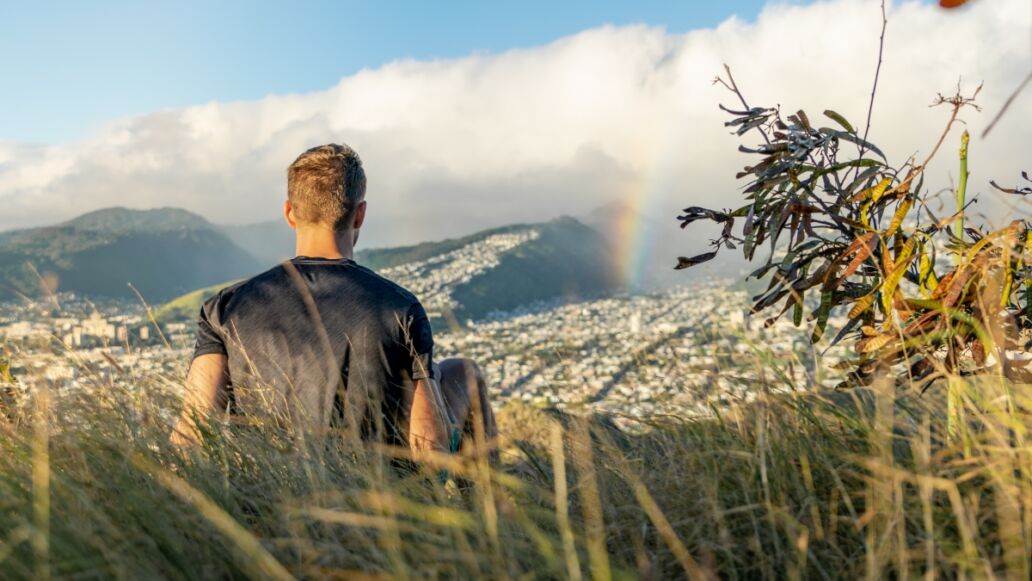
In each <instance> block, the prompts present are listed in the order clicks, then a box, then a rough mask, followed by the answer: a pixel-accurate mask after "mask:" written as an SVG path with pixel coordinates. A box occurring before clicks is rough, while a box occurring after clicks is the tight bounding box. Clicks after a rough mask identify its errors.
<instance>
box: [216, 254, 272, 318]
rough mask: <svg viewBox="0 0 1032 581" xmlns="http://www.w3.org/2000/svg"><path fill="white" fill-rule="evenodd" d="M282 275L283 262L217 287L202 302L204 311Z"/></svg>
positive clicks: (221, 304) (222, 304) (223, 303)
mask: <svg viewBox="0 0 1032 581" xmlns="http://www.w3.org/2000/svg"><path fill="white" fill-rule="evenodd" d="M282 276H283V263H280V264H277V265H276V266H273V267H272V268H270V269H268V270H266V271H265V272H262V273H260V274H256V275H254V276H252V277H251V278H247V279H244V280H241V281H237V282H235V283H232V284H229V285H227V286H225V287H222V288H221V289H219V290H218V291H217V292H216V293H215V294H213V295H212V296H210V297H208V298H207V299H206V300H205V301H204V303H203V307H202V308H203V309H204V310H205V311H209V312H210V311H211V310H213V309H217V308H218V307H219V306H224V305H225V304H226V302H228V301H229V300H230V299H232V298H233V297H235V296H237V295H238V294H241V293H244V294H246V293H247V292H248V291H249V290H250V289H253V288H255V287H260V286H262V285H264V284H266V283H268V282H269V281H273V280H276V279H279V278H282Z"/></svg>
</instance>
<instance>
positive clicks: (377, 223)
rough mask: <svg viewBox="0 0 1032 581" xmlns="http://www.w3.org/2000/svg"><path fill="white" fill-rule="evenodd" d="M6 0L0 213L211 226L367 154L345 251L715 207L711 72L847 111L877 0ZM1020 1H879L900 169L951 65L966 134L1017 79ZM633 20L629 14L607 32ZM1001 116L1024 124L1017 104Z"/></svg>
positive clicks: (945, 86)
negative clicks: (952, 4) (330, 160)
mask: <svg viewBox="0 0 1032 581" xmlns="http://www.w3.org/2000/svg"><path fill="white" fill-rule="evenodd" d="M7 1H8V0H0V71H2V74H0V204H2V207H3V212H0V229H5V228H24V227H29V226H35V225H41V224H52V223H55V222H59V221H61V220H65V219H68V218H71V217H73V216H75V215H78V214H81V213H83V212H88V211H91V210H95V209H98V208H103V207H110V206H128V207H134V208H153V207H160V206H176V207H181V208H185V209H188V210H190V211H193V212H196V213H198V214H201V215H203V216H205V217H207V218H208V219H210V220H212V221H214V222H218V223H226V224H240V223H246V222H257V221H262V220H268V219H272V218H275V217H276V215H277V213H278V212H279V208H280V207H281V204H282V199H283V195H284V168H285V167H286V166H287V165H288V164H289V163H290V161H291V160H293V159H294V158H295V157H296V156H297V154H298V153H299V152H301V151H304V150H305V149H307V148H309V147H311V146H312V145H315V144H319V143H326V142H329V141H333V142H346V143H349V144H351V145H353V146H354V147H355V148H356V149H357V150H358V151H359V152H360V153H361V155H362V158H363V160H364V162H365V164H366V168H367V171H368V172H369V175H370V184H371V185H370V197H371V198H370V199H371V202H370V204H371V207H373V208H374V210H372V211H371V213H370V221H369V226H370V227H369V228H368V232H367V233H365V234H363V241H364V243H365V244H371V245H376V246H386V245H395V244H406V243H412V242H418V241H421V240H428V239H436V238H444V237H449V236H457V235H461V234H463V233H468V232H472V231H475V230H478V229H482V228H487V227H492V226H499V225H502V224H505V223H511V222H520V221H522V222H532V221H539V220H545V219H550V218H553V217H555V216H557V215H560V214H564V213H565V214H569V215H575V216H579V215H584V214H586V213H589V212H591V211H593V210H594V209H596V208H598V207H600V206H603V205H605V204H608V203H611V202H614V201H619V202H621V203H631V204H633V205H634V206H635V207H636V208H638V209H639V210H640V213H641V214H643V215H648V216H660V217H662V216H667V217H669V216H674V215H676V213H677V210H679V209H680V208H683V207H685V206H686V205H689V204H690V205H703V206H709V205H715V206H719V207H728V206H729V205H733V204H734V203H736V202H735V201H736V200H737V199H738V197H739V194H738V188H739V187H740V184H739V183H738V182H736V181H735V179H734V175H735V173H736V172H737V171H739V170H740V169H741V167H742V164H744V163H746V161H747V160H746V159H744V158H743V156H742V154H741V153H739V152H738V150H737V147H738V145H739V143H738V140H737V139H735V138H734V136H733V135H730V134H729V133H728V131H727V128H725V127H724V122H725V121H726V120H727V119H726V115H725V114H724V113H723V112H722V111H720V109H718V108H717V104H718V103H723V104H725V105H729V104H734V101H735V100H734V99H733V97H730V96H729V95H728V94H727V91H725V90H724V89H722V88H721V87H719V86H714V85H713V83H712V80H713V77H714V76H715V75H717V74H720V73H721V72H722V70H723V65H724V64H725V63H726V64H728V65H730V66H731V67H732V69H733V70H734V74H735V78H736V79H737V80H738V82H739V85H740V86H741V87H742V88H743V90H744V91H745V92H746V94H747V95H748V96H749V101H750V103H751V104H752V103H759V104H764V105H774V104H780V105H782V106H784V107H785V108H786V110H791V111H795V110H797V109H798V108H803V109H805V110H806V111H808V112H809V113H810V116H811V118H813V117H815V116H817V117H819V116H820V115H819V112H820V111H823V110H824V109H827V108H833V109H835V110H836V111H838V112H839V113H841V114H843V115H845V116H846V117H847V118H848V119H850V120H852V121H853V122H854V124H862V123H863V120H864V118H865V115H866V113H867V110H868V105H869V99H870V94H871V93H870V91H871V89H870V88H871V79H872V77H873V75H874V69H875V64H876V62H877V55H878V34H879V31H880V28H881V11H880V8H879V2H880V0H820V1H818V2H798V1H794V0H793V1H791V2H788V3H785V2H783V1H782V0H771V1H770V2H767V3H766V4H765V5H762V6H761V4H760V2H759V1H758V0H757V1H752V2H744V1H743V2H733V3H732V2H697V1H691V2H689V1H687V0H685V1H682V2H679V3H674V2H670V3H669V4H668V3H659V2H655V3H649V2H640V1H639V2H634V3H631V2H626V3H621V4H616V3H611V4H606V3H592V4H583V3H582V4H579V5H574V4H570V3H567V2H556V3H555V5H556V6H559V7H560V8H556V7H552V6H549V5H546V4H544V3H536V4H535V3H534V2H529V1H523V2H519V3H518V4H517V3H509V4H506V5H501V4H500V3H497V2H495V3H489V2H486V1H484V2H476V3H473V2H470V3H467V4H460V3H454V2H453V3H443V2H438V3H437V4H430V3H428V2H424V3H419V4H416V3H413V4H411V5H404V4H398V3H395V4H390V3H384V2H379V3H376V4H375V6H376V9H375V10H374V9H371V8H369V6H371V4H366V5H361V6H358V5H356V6H351V5H348V4H343V3H337V4H332V5H327V6H318V5H307V6H305V7H304V8H292V7H288V6H287V5H286V4H278V5H272V6H268V7H263V8H261V9H256V8H249V7H248V6H247V5H245V4H244V3H243V2H240V3H237V4H231V3H226V2H221V3H215V2H212V3H211V4H212V6H216V7H217V9H216V8H209V7H206V6H204V5H202V4H199V3H198V4H189V3H178V4H171V3H168V4H155V5H148V6H147V7H145V8H141V7H140V6H137V5H131V4H124V5H123V4H112V3H108V4H97V3H92V4H90V5H89V6H90V8H89V9H85V8H82V7H80V5H77V4H71V3H68V4H64V5H61V4H58V5H56V6H55V5H52V4H49V5H44V6H46V8H45V9H41V8H39V7H38V6H39V4H37V3H30V2H23V3H20V4H13V3H11V4H4V2H7ZM82 5H85V3H82ZM258 6H264V5H258ZM440 6H444V8H441V7H440ZM1030 8H1032V3H1030V1H1029V0H977V1H974V2H971V3H970V4H969V6H968V7H967V8H965V9H962V10H956V11H947V10H942V9H940V8H939V7H938V6H936V5H935V3H934V1H933V0H893V1H892V2H890V3H889V28H888V32H887V34H886V45H885V61H884V67H883V69H882V71H881V76H880V81H879V85H878V99H877V102H876V105H875V107H874V114H873V116H872V125H871V137H872V138H873V139H874V141H875V142H876V143H878V144H879V145H881V146H882V147H883V149H885V150H886V152H887V154H889V155H891V156H892V158H893V159H896V160H897V163H899V162H898V160H902V159H906V157H907V156H910V155H913V154H914V153H915V152H927V151H928V148H929V142H930V141H933V142H934V138H935V137H937V136H938V135H939V133H940V132H941V131H942V123H943V120H944V115H945V113H946V112H945V111H944V110H943V109H942V108H930V107H928V103H930V102H931V101H932V99H933V98H934V97H935V95H936V94H937V93H939V92H942V93H944V94H948V93H949V92H950V91H952V90H954V88H955V87H956V85H957V79H958V78H961V79H963V80H964V89H965V92H970V91H971V90H973V88H974V86H975V85H977V83H980V82H984V84H985V87H984V90H983V91H982V93H981V94H980V95H979V103H980V104H981V106H982V107H983V111H985V113H977V112H975V111H973V110H969V111H966V112H965V113H964V115H963V121H964V122H965V123H966V124H967V125H966V126H967V127H970V128H972V130H973V133H977V132H978V131H980V130H981V129H982V128H984V127H985V125H986V124H987V123H988V118H989V116H990V115H991V113H992V112H995V111H998V110H999V108H1000V107H1001V106H1002V103H1003V101H1004V100H1005V99H1006V98H1007V96H1008V95H1009V94H1010V92H1011V91H1012V90H1013V88H1014V86H1015V84H1016V79H1020V78H1023V77H1024V76H1025V75H1026V74H1027V72H1028V67H1029V66H1030V65H1029V63H1030V58H1032V55H1030V52H1029V45H1028V38H1029V37H1028V32H1029V30H1030V29H1032V11H1030ZM298 10H301V11H300V12H299V11H298ZM732 14H736V15H738V17H739V18H738V19H736V20H735V21H734V22H727V19H728V18H729V17H730V16H731V15H732ZM639 23H641V24H646V25H650V26H629V25H631V24H639ZM721 23H723V24H721ZM606 24H612V25H614V26H605V25H606ZM958 38H963V39H964V42H963V43H958V42H957V40H956V39H958ZM513 48H519V49H520V50H511V49H513ZM469 55H476V56H475V57H474V58H469ZM1026 93H1028V92H1027V91H1026ZM1008 115H1009V119H1013V120H1021V119H1028V118H1032V99H1022V100H1019V101H1017V102H1015V104H1014V107H1013V108H1012V109H1011V111H1010V112H1009V114H1008ZM960 127H961V125H959V124H958V125H957V126H956V128H955V133H956V132H959V130H960V129H959V128H960ZM955 138H956V136H951V137H950V138H949V141H948V142H953V141H954V140H955ZM1028 143H1032V128H1030V127H1029V126H1028V124H1026V123H1019V122H1008V123H1004V124H1001V125H1000V126H999V127H998V128H997V129H996V130H995V131H994V134H993V135H992V136H991V138H990V139H989V140H986V141H985V142H984V143H983V142H982V141H978V142H977V143H976V142H975V141H973V142H972V152H971V155H972V156H974V157H973V158H972V159H977V168H976V169H975V170H974V173H973V176H972V182H971V183H972V184H973V185H974V186H975V187H977V188H980V189H982V190H985V189H987V188H989V186H988V179H989V178H997V181H998V182H1000V183H1014V182H1015V180H1016V179H1018V177H1017V176H1018V173H1017V172H1018V171H1019V170H1021V169H1028V167H1027V163H1028V156H1027V148H1026V147H1025V146H1026V145H1027V144H1028ZM943 151H944V152H947V151H954V150H953V149H952V146H951V147H949V148H946V147H944V148H943ZM933 163H938V164H939V165H937V166H936V167H934V168H932V172H933V174H934V175H932V174H930V177H929V184H931V183H932V182H934V183H935V184H936V186H935V189H937V188H939V187H944V185H945V186H947V187H948V184H950V183H951V179H950V175H952V173H953V172H955V163H953V161H952V160H951V159H950V158H949V156H948V155H946V156H943V157H942V159H941V161H940V160H937V161H936V162H933ZM930 187H931V186H930ZM979 207H980V208H981V207H982V205H980V206H979ZM986 207H988V205H986ZM417 212H418V215H419V216H420V219H419V220H414V219H413V218H414V216H415V215H416V213H417ZM399 221H400V222H399ZM399 223H403V224H405V226H404V227H403V228H399V227H397V224H399ZM662 223H663V224H666V225H671V227H672V228H675V229H676V224H675V223H674V222H673V221H672V220H669V221H667V220H663V221H662Z"/></svg>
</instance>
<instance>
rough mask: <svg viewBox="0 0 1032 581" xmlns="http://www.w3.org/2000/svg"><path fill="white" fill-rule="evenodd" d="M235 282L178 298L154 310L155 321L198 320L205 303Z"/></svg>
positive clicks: (210, 287)
mask: <svg viewBox="0 0 1032 581" xmlns="http://www.w3.org/2000/svg"><path fill="white" fill-rule="evenodd" d="M235 282H236V281H230V282H226V283H219V284H216V285H212V286H208V287H204V288H201V289H197V290H195V291H193V292H189V293H186V294H185V295H181V296H179V297H176V298H174V299H172V300H171V301H169V302H167V303H165V304H163V305H161V306H159V307H158V308H156V309H154V312H153V315H154V319H155V320H156V321H157V322H159V323H165V322H168V321H182V320H185V319H195V318H197V313H198V312H199V311H200V309H201V305H202V304H204V301H206V300H208V299H209V298H211V297H213V296H215V293H217V292H219V291H220V290H222V289H223V288H226V287H227V286H229V285H231V284H234V283H235Z"/></svg>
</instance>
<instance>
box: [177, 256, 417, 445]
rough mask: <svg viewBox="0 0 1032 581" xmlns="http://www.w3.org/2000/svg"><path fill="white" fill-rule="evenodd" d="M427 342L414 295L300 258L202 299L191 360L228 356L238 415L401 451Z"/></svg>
mask: <svg viewBox="0 0 1032 581" xmlns="http://www.w3.org/2000/svg"><path fill="white" fill-rule="evenodd" d="M433 344H434V342H433V335H432V334H431V331H430V322H429V320H428V319H427V316H426V312H425V311H424V310H423V307H422V305H420V304H419V301H418V300H416V298H415V297H414V296H413V295H412V293H410V292H408V291H406V290H405V289H403V288H401V287H400V286H398V285H397V284H395V283H393V282H391V281H389V280H387V279H385V278H383V277H381V276H379V275H378V274H376V273H374V272H373V271H371V270H369V269H367V268H365V267H362V266H359V265H358V264H356V263H355V262H354V261H352V260H343V259H342V260H332V259H325V258H308V257H303V256H301V257H297V258H294V259H293V260H290V261H286V262H283V263H281V264H279V265H277V266H276V267H274V268H272V269H270V270H268V271H266V272H264V273H262V274H259V275H258V276H255V277H254V278H252V279H250V280H247V281H244V282H242V283H239V284H236V285H233V286H231V287H228V288H225V289H223V290H222V291H220V292H219V293H218V294H217V295H215V296H214V297H212V298H211V299H209V300H208V301H207V302H205V303H204V306H203V307H201V314H200V320H199V321H198V327H197V345H196V348H195V350H194V357H198V356H200V355H204V354H207V353H222V354H225V355H227V356H228V359H229V377H230V384H231V390H230V391H231V394H232V398H231V399H232V407H233V409H234V410H235V411H236V412H237V413H240V414H245V415H249V416H263V417H266V418H276V419H281V420H282V419H289V420H290V421H291V422H294V423H295V425H298V426H300V427H303V428H306V429H320V428H325V427H328V426H331V425H335V424H336V425H340V426H342V427H345V428H349V429H354V430H357V432H358V434H360V435H361V437H363V438H365V439H374V440H379V441H384V442H387V443H392V444H397V445H404V443H405V437H406V430H407V426H408V417H409V411H410V409H411V406H412V393H413V391H414V380H416V379H423V378H427V377H430V374H431V367H432V360H433ZM298 422H300V423H299V424H298Z"/></svg>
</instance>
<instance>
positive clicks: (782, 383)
mask: <svg viewBox="0 0 1032 581" xmlns="http://www.w3.org/2000/svg"><path fill="white" fill-rule="evenodd" d="M435 302H437V303H438V304H441V301H440V300H437V301H435ZM442 306H444V305H443V304H442ZM748 313H749V297H748V296H747V295H746V293H745V292H744V291H742V290H737V289H734V288H733V287H731V286H729V285H728V284H726V283H725V282H723V281H718V282H708V283H699V284H693V285H688V286H683V287H680V288H675V289H672V290H668V291H664V292H659V293H654V294H641V295H617V296H612V297H609V298H600V299H596V300H590V301H583V302H573V303H565V304H563V303H560V302H558V301H555V302H552V303H538V304H534V305H530V306H527V307H523V308H521V309H519V310H517V311H515V312H509V313H504V314H502V313H498V314H495V315H493V316H491V317H488V318H487V319H484V320H480V321H475V322H474V321H468V322H467V323H466V324H465V325H462V326H460V325H457V324H453V325H452V326H451V327H452V328H449V327H448V326H445V325H443V324H439V325H438V327H437V328H435V343H436V350H435V357H436V358H437V359H438V360H440V359H443V358H446V357H453V356H464V357H470V358H473V359H475V360H476V361H478V362H479V363H480V365H481V366H482V368H483V369H484V372H485V374H486V376H487V380H488V384H489V388H490V390H491V394H492V398H493V401H494V404H495V406H496V407H501V406H503V405H505V402H507V401H509V400H513V399H517V400H522V401H524V402H527V403H529V404H531V405H536V406H557V407H561V408H567V409H578V408H579V409H585V408H589V409H593V410H597V411H605V412H608V413H610V414H612V415H613V416H614V417H616V418H618V421H623V422H625V423H628V424H633V423H635V420H636V419H639V418H648V417H652V416H657V415H681V416H692V415H700V414H703V415H705V414H711V413H713V411H714V409H715V408H717V407H724V406H726V405H727V404H729V403H731V402H732V401H741V400H748V399H750V398H751V397H753V396H754V395H755V394H756V393H758V392H759V391H760V390H762V389H765V388H771V389H773V388H774V387H773V386H777V389H785V388H786V386H792V385H795V386H797V387H800V388H802V387H804V386H813V385H817V384H823V385H832V384H834V383H837V381H838V380H839V379H840V378H839V377H835V376H833V375H829V374H830V373H832V372H830V371H828V370H829V369H831V368H832V367H833V366H834V364H835V363H836V362H838V361H839V359H840V358H841V356H842V351H841V348H837V350H836V351H835V352H834V353H835V354H836V355H831V354H826V355H824V356H823V357H822V356H820V354H819V349H816V348H815V347H813V346H811V345H810V344H809V339H808V333H807V332H806V329H805V328H796V327H794V326H793V325H792V323H791V322H790V321H788V320H784V319H783V320H779V321H778V322H776V323H774V324H773V325H770V326H765V325H764V321H763V319H762V318H760V317H750V316H749V314H748ZM835 319H836V318H835V317H833V318H832V321H831V324H830V325H829V326H830V327H832V328H834V327H839V326H841V325H842V324H843V323H844V320H835ZM439 320H440V319H438V321H439ZM0 338H2V344H3V345H4V346H5V348H4V350H5V352H6V353H5V356H6V358H7V359H9V360H10V368H11V372H12V375H13V377H14V378H15V380H16V381H17V386H19V387H20V388H27V387H28V386H32V385H38V384H39V382H44V383H45V384H46V385H48V386H49V387H50V388H51V390H52V391H56V392H61V391H64V390H90V389H122V390H128V391H132V390H135V389H138V387H139V386H140V385H142V384H149V385H154V384H155V383H156V384H158V385H161V386H163V387H166V388H168V389H170V390H173V391H174V390H179V389H181V385H182V380H183V377H184V375H185V372H186V370H187V367H188V365H189V361H190V355H191V352H192V346H193V341H194V325H193V324H192V323H191V322H188V321H174V322H165V323H161V324H157V323H155V322H153V321H152V320H150V318H149V317H148V312H147V310H146V309H145V308H144V307H143V306H142V305H141V304H140V303H138V302H136V303H134V302H129V301H113V300H109V301H99V302H94V301H90V300H87V299H84V298H80V297H76V296H74V295H71V294H67V293H66V294H59V295H56V296H53V297H50V298H48V299H46V300H38V301H22V302H8V303H0ZM818 362H820V364H818ZM772 369H777V370H778V373H779V376H778V377H772V376H771V373H772V371H771V370H772ZM621 419H622V420H621Z"/></svg>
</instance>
